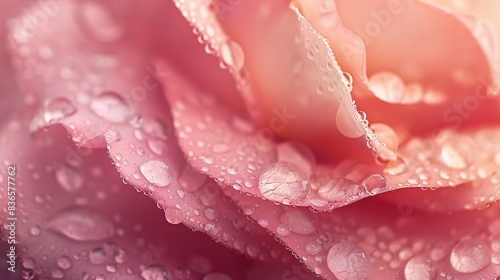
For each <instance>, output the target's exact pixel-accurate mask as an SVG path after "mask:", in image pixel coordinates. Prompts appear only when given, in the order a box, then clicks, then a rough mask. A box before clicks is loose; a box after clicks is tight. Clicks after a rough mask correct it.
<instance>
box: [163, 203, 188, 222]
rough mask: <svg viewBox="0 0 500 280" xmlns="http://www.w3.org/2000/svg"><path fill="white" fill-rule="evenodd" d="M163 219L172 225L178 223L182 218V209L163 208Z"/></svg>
mask: <svg viewBox="0 0 500 280" xmlns="http://www.w3.org/2000/svg"><path fill="white" fill-rule="evenodd" d="M165 219H167V221H168V222H169V223H171V224H173V225H176V224H179V223H181V222H182V221H183V220H184V214H183V213H182V210H180V209H177V208H173V207H168V208H166V209H165Z"/></svg>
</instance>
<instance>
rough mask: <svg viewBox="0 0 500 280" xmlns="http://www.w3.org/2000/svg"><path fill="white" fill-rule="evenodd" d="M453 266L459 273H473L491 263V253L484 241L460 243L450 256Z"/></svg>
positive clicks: (471, 240) (475, 240) (470, 240)
mask: <svg viewBox="0 0 500 280" xmlns="http://www.w3.org/2000/svg"><path fill="white" fill-rule="evenodd" d="M450 262H451V266H452V267H453V268H454V269H455V270H456V271H458V272H462V273H472V272H476V271H479V270H481V269H483V268H485V267H486V266H488V264H489V263H490V253H489V250H488V248H487V246H486V244H484V243H483V241H481V240H478V239H469V240H464V241H461V242H459V243H458V244H457V245H455V247H454V248H453V250H452V251H451V255H450Z"/></svg>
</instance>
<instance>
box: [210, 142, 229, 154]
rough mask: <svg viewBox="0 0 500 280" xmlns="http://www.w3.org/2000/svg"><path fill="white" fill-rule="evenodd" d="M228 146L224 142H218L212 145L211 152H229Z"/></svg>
mask: <svg viewBox="0 0 500 280" xmlns="http://www.w3.org/2000/svg"><path fill="white" fill-rule="evenodd" d="M229 150H230V147H229V145H228V144H226V143H218V144H214V145H213V146H212V152H214V153H216V154H223V153H227V152H229Z"/></svg>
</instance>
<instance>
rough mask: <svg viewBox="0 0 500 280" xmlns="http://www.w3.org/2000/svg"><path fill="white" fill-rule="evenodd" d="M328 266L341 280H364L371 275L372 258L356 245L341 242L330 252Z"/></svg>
mask: <svg viewBox="0 0 500 280" xmlns="http://www.w3.org/2000/svg"><path fill="white" fill-rule="evenodd" d="M327 264H328V268H329V269H330V270H331V271H332V273H333V274H334V275H335V277H337V278H338V279H339V280H347V279H358V280H362V279H367V278H368V276H369V275H370V258H368V256H367V254H366V253H365V251H364V250H363V249H362V248H361V247H360V246H359V245H357V244H354V243H350V242H340V243H336V244H335V245H333V246H332V248H331V249H330V251H329V252H328V256H327Z"/></svg>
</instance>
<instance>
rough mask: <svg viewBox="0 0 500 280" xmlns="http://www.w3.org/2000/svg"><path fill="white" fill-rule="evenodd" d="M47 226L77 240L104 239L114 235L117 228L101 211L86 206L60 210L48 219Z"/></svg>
mask: <svg viewBox="0 0 500 280" xmlns="http://www.w3.org/2000/svg"><path fill="white" fill-rule="evenodd" d="M47 228H48V229H50V230H52V231H54V232H58V233H60V234H62V235H64V236H66V237H68V238H70V239H72V240H76V241H90V240H103V239H106V238H108V237H111V236H113V234H114V230H115V229H114V226H113V223H112V222H111V220H109V219H108V218H107V217H105V216H103V214H102V213H101V212H100V211H97V210H94V209H92V208H89V207H84V206H77V207H72V208H67V209H65V210H63V211H62V212H59V213H58V214H56V215H55V216H54V217H52V218H50V219H49V220H48V222H47Z"/></svg>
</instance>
